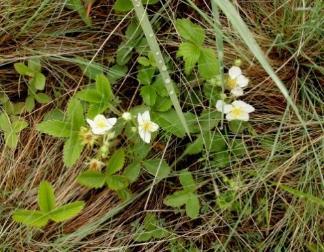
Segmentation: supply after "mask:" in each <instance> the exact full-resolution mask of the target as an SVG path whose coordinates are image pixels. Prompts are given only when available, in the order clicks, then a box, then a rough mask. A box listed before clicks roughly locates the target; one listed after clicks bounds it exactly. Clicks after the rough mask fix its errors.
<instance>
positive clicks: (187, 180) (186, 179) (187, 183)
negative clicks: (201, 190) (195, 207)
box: [179, 170, 197, 192]
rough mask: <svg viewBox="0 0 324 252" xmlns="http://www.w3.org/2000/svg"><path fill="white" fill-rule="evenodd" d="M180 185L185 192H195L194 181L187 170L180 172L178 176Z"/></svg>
mask: <svg viewBox="0 0 324 252" xmlns="http://www.w3.org/2000/svg"><path fill="white" fill-rule="evenodd" d="M179 180H180V183H181V185H182V187H183V189H184V190H185V191H191V192H194V191H195V190H196V187H197V185H196V182H195V181H194V179H193V177H192V175H191V172H189V171H187V170H183V171H181V173H180V175H179Z"/></svg>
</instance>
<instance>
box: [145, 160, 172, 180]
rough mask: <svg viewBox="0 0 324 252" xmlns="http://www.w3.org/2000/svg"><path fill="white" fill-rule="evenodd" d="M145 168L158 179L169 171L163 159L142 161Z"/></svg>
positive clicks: (165, 175) (164, 176)
mask: <svg viewBox="0 0 324 252" xmlns="http://www.w3.org/2000/svg"><path fill="white" fill-rule="evenodd" d="M143 165H144V167H145V169H146V170H147V171H148V172H149V173H150V174H151V175H153V176H156V178H158V179H163V178H166V177H167V176H168V175H169V173H170V172H171V168H170V166H169V165H168V164H167V162H165V161H164V160H162V162H161V160H160V159H150V160H145V161H144V162H143Z"/></svg>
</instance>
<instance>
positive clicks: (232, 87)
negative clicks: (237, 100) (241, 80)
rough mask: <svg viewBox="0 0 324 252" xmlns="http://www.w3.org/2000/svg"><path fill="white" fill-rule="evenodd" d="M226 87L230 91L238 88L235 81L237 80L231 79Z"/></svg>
mask: <svg viewBox="0 0 324 252" xmlns="http://www.w3.org/2000/svg"><path fill="white" fill-rule="evenodd" d="M226 86H227V88H228V89H230V90H232V89H234V88H236V86H237V84H236V80H235V79H231V78H229V79H228V80H227V83H226Z"/></svg>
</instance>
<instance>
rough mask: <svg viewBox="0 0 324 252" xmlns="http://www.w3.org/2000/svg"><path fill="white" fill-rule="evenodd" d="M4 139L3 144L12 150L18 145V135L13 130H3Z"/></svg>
mask: <svg viewBox="0 0 324 252" xmlns="http://www.w3.org/2000/svg"><path fill="white" fill-rule="evenodd" d="M4 140H5V145H6V146H7V147H8V148H10V149H12V150H14V149H16V147H17V145H18V141H19V137H18V134H17V133H15V132H13V131H12V132H5V133H4Z"/></svg>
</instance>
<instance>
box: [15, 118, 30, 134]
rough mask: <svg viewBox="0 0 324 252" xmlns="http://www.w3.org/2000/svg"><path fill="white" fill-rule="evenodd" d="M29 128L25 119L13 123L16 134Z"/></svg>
mask: <svg viewBox="0 0 324 252" xmlns="http://www.w3.org/2000/svg"><path fill="white" fill-rule="evenodd" d="M27 127H28V123H27V122H26V121H25V120H24V119H18V120H15V121H13V123H12V130H13V131H14V132H20V131H22V130H23V129H25V128H27Z"/></svg>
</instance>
